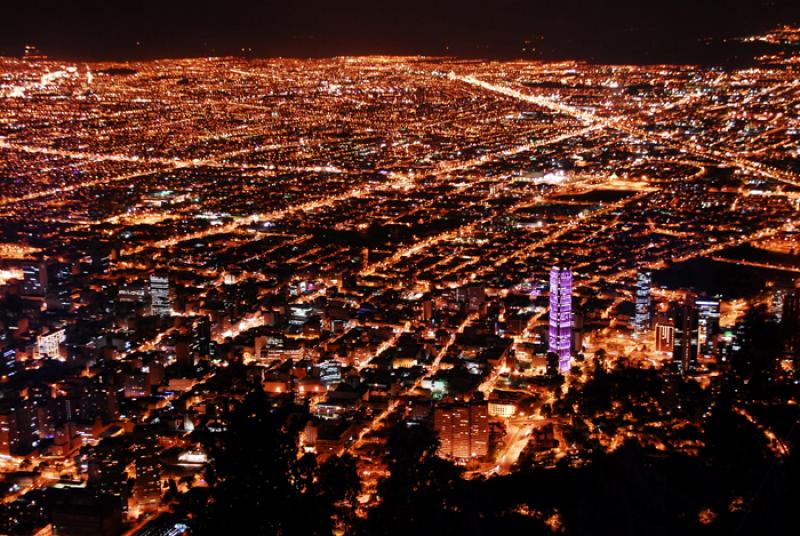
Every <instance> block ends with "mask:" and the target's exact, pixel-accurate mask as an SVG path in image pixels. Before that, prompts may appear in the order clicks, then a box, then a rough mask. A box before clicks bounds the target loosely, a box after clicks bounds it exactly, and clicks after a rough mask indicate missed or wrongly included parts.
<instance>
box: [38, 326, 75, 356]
mask: <svg viewBox="0 0 800 536" xmlns="http://www.w3.org/2000/svg"><path fill="white" fill-rule="evenodd" d="M66 340H67V335H66V331H65V330H64V328H61V329H57V330H54V331H51V332H49V333H43V334H42V335H39V336H38V337H37V338H36V352H37V354H38V356H39V358H50V359H58V358H59V357H61V345H62V344H63V343H64V341H66Z"/></svg>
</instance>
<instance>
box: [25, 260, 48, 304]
mask: <svg viewBox="0 0 800 536" xmlns="http://www.w3.org/2000/svg"><path fill="white" fill-rule="evenodd" d="M22 274H23V279H22V295H23V296H28V297H36V298H44V296H45V295H46V294H47V265H46V264H45V263H43V262H41V261H26V262H25V263H24V264H23V265H22Z"/></svg>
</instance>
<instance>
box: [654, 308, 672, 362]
mask: <svg viewBox="0 0 800 536" xmlns="http://www.w3.org/2000/svg"><path fill="white" fill-rule="evenodd" d="M655 336H656V352H662V353H665V354H672V351H673V350H674V349H675V321H674V320H673V319H672V318H669V317H667V316H660V317H658V318H657V319H656V329H655Z"/></svg>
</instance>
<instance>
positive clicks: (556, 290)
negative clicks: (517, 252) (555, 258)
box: [548, 267, 572, 373]
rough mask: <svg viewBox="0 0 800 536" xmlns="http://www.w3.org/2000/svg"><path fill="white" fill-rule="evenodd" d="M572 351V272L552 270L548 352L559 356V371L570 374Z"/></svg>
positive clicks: (567, 269)
mask: <svg viewBox="0 0 800 536" xmlns="http://www.w3.org/2000/svg"><path fill="white" fill-rule="evenodd" d="M571 349H572V271H571V270H570V269H569V268H558V267H553V268H552V269H551V270H550V343H549V348H548V350H549V351H551V352H553V353H556V354H558V370H560V371H561V372H562V373H564V372H569V368H570V350H571Z"/></svg>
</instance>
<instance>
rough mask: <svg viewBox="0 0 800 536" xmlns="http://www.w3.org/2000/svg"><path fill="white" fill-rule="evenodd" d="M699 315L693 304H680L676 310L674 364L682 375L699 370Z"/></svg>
mask: <svg viewBox="0 0 800 536" xmlns="http://www.w3.org/2000/svg"><path fill="white" fill-rule="evenodd" d="M698 320H699V319H698V314H697V308H696V307H694V305H693V304H691V303H684V304H680V305H678V306H677V307H676V308H675V346H674V347H673V350H672V362H673V363H674V364H675V367H676V368H677V370H678V371H679V372H680V373H681V374H687V373H689V372H693V371H694V370H695V369H696V368H697V351H698V343H699V341H698V332H699V324H698Z"/></svg>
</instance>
